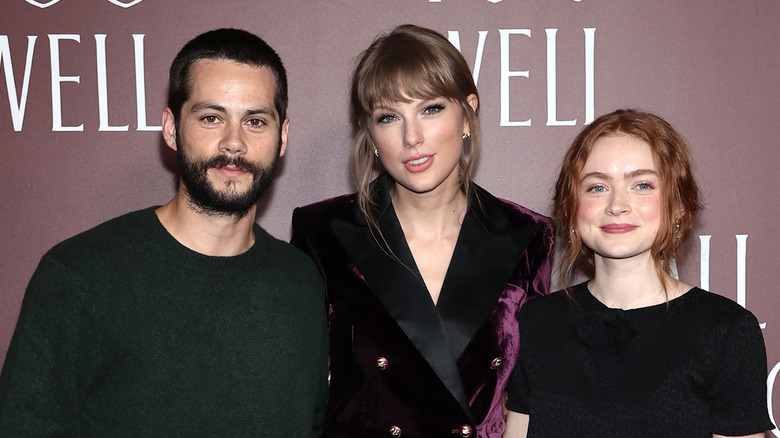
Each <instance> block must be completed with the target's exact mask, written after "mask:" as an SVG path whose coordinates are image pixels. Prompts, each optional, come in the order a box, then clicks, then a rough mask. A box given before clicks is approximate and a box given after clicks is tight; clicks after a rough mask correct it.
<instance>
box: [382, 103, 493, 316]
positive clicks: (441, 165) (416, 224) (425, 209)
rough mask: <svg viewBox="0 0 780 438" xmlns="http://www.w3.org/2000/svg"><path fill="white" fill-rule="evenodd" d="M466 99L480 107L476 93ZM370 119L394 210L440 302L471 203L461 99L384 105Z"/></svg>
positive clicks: (465, 124) (413, 253) (466, 125)
mask: <svg viewBox="0 0 780 438" xmlns="http://www.w3.org/2000/svg"><path fill="white" fill-rule="evenodd" d="M467 101H468V104H469V105H470V106H471V107H472V108H473V109H475V110H476V108H477V105H478V100H477V97H476V95H473V94H472V95H469V96H468V97H467ZM369 123H370V124H369V132H370V134H371V138H372V139H373V141H374V144H375V145H376V148H377V150H378V152H379V157H380V160H381V161H382V165H383V166H384V168H385V169H386V170H387V171H388V172H389V173H390V175H391V176H393V178H394V179H395V180H396V184H395V186H394V187H393V188H392V189H391V190H390V196H391V198H392V201H393V208H394V209H395V211H396V214H397V216H398V220H399V222H400V224H401V228H402V229H403V232H404V236H405V237H406V242H407V244H408V245H409V249H410V250H411V252H412V255H413V256H414V261H415V263H416V264H417V267H418V269H419V271H420V275H421V276H422V280H423V282H424V283H425V286H426V288H427V289H428V292H429V294H430V296H431V300H433V302H434V303H437V302H438V299H439V294H440V292H441V287H442V284H443V283H444V277H445V276H446V274H447V268H448V267H449V264H450V260H451V259H452V254H453V251H454V250H455V244H456V243H457V240H458V235H459V233H460V227H461V224H462V223H463V218H464V216H465V214H466V209H467V207H468V201H467V199H466V196H465V195H464V193H463V191H462V190H461V188H460V183H459V174H458V160H459V159H460V157H461V154H462V151H463V135H464V134H467V133H469V132H470V131H469V126H468V122H467V121H466V118H465V117H464V115H463V112H462V110H461V108H460V105H459V104H458V103H457V102H453V101H450V100H447V99H444V98H439V99H432V100H419V99H411V100H410V101H409V102H395V103H391V104H386V105H381V106H379V107H377V108H374V111H373V112H372V120H371V121H370V122H369ZM410 160H412V161H413V162H417V161H423V162H425V163H424V164H420V165H415V164H410V163H409V161H410Z"/></svg>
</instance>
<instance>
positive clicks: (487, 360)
mask: <svg viewBox="0 0 780 438" xmlns="http://www.w3.org/2000/svg"><path fill="white" fill-rule="evenodd" d="M391 183H392V180H390V179H389V177H386V176H384V175H383V176H380V178H379V180H378V184H376V186H377V188H376V190H375V192H374V193H375V199H376V200H377V205H378V218H379V227H380V230H381V231H382V235H381V237H380V236H379V235H378V234H377V232H376V230H374V233H373V235H372V233H371V232H370V231H369V229H368V225H367V224H366V221H365V219H364V218H363V216H362V214H361V213H360V211H359V209H358V208H357V205H356V202H355V196H354V195H345V196H341V197H337V198H333V199H328V200H325V201H321V202H318V203H315V204H311V205H308V206H305V207H301V208H297V209H296V210H295V211H294V212H293V239H292V242H293V244H295V245H296V246H298V247H299V248H301V249H303V250H304V251H306V252H307V253H309V254H310V255H311V257H312V258H313V259H314V261H315V262H316V263H317V265H318V266H319V268H320V271H321V273H322V276H323V277H324V279H325V283H326V288H327V294H328V302H329V307H330V309H329V312H330V338H331V341H330V342H331V350H330V370H331V381H330V397H329V399H328V408H327V414H326V421H325V434H324V436H326V437H372V438H373V437H383V436H403V437H404V438H412V437H425V438H434V437H448V436H453V437H458V436H463V437H486V438H499V437H501V434H502V430H503V411H502V406H503V399H504V391H505V389H506V386H507V381H508V379H509V376H510V374H511V373H512V369H513V368H514V365H515V361H516V359H517V351H518V327H517V319H516V316H515V315H516V313H517V311H518V310H519V308H520V306H521V305H522V304H523V303H524V302H525V301H526V300H528V299H530V298H533V297H536V296H539V295H542V294H547V293H548V289H549V281H550V258H551V254H552V245H553V234H552V226H551V224H550V220H549V219H548V218H546V217H544V216H541V215H539V214H536V213H534V212H532V211H530V210H528V209H526V208H524V207H521V206H519V205H516V204H513V203H511V202H508V201H503V200H499V199H497V198H495V197H493V196H492V195H490V194H489V193H487V192H486V191H484V190H482V189H481V188H479V187H476V189H475V192H476V197H477V198H478V199H479V202H476V200H475V199H472V200H470V208H469V210H468V212H467V214H466V217H465V219H464V222H463V225H462V227H461V231H460V235H459V237H458V241H457V244H456V246H455V251H454V253H453V256H452V260H451V262H450V266H449V268H448V271H447V275H446V277H445V280H444V284H443V285H442V290H441V294H440V296H439V300H438V302H437V304H434V303H433V301H432V300H431V299H430V295H429V294H428V292H427V289H426V288H425V284H424V283H423V282H422V280H421V277H420V276H419V273H418V271H417V267H416V265H415V263H414V258H413V257H412V255H411V252H410V250H409V248H408V246H407V245H406V240H405V239H404V236H403V232H402V230H401V227H400V224H399V223H398V219H397V217H396V215H395V211H394V210H393V208H392V203H391V202H390V197H389V194H388V192H387V187H388V186H389V185H390V184H391ZM383 238H384V240H383ZM378 242H383V243H382V245H381V246H380V244H379V243H378ZM385 242H386V244H385ZM388 247H389V248H390V249H391V250H392V252H390V251H388V250H387V248H388ZM393 255H394V256H395V257H397V259H398V260H396V259H394V258H393V257H392V256H393Z"/></svg>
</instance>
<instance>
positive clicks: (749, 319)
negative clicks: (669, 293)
mask: <svg viewBox="0 0 780 438" xmlns="http://www.w3.org/2000/svg"><path fill="white" fill-rule="evenodd" d="M678 300H679V301H680V304H679V305H678V306H675V305H674V304H676V303H675V301H678ZM671 304H672V309H674V308H675V307H678V311H683V309H687V312H690V313H692V314H694V315H690V316H691V317H695V318H697V319H699V320H700V321H702V322H704V321H707V322H709V323H710V324H713V325H720V326H724V325H725V326H732V325H734V324H740V323H749V324H753V323H755V325H756V327H758V320H757V319H756V317H755V316H754V315H753V313H752V312H750V311H749V310H747V309H745V308H744V307H742V306H741V305H739V304H738V303H736V302H734V301H733V300H731V299H729V298H727V297H724V296H722V295H719V294H717V293H713V292H708V291H706V290H704V289H701V288H698V287H693V288H691V290H689V291H688V292H686V293H685V294H683V295H682V296H681V297H679V298H678V299H676V300H673V301H672V302H671ZM687 312H686V313H687Z"/></svg>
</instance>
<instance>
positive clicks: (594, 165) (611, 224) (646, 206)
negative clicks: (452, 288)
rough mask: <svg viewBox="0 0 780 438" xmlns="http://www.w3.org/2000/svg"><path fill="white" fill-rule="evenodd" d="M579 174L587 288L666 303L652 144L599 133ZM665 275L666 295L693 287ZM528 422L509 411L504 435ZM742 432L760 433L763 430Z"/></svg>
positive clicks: (607, 298) (631, 302)
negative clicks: (657, 259)
mask: <svg viewBox="0 0 780 438" xmlns="http://www.w3.org/2000/svg"><path fill="white" fill-rule="evenodd" d="M581 173H582V176H583V178H582V181H581V184H580V186H581V187H580V190H581V192H580V194H579V196H580V202H579V204H580V205H579V209H578V211H577V226H576V231H575V232H577V233H579V234H580V237H581V238H582V242H583V244H585V245H586V246H587V247H588V248H590V249H592V250H593V252H594V262H595V275H594V278H593V280H591V281H590V282H589V283H588V289H589V290H590V291H591V293H592V294H593V296H594V297H596V298H597V299H598V300H599V301H601V302H602V303H604V304H605V305H606V306H608V307H613V308H620V309H626V310H627V309H636V308H642V307H647V306H652V305H656V304H661V303H664V302H666V300H667V295H666V294H664V290H663V285H662V282H661V279H660V278H659V277H658V274H657V272H656V270H655V266H654V263H653V259H652V256H651V253H650V248H651V245H652V243H653V240H654V239H655V236H656V234H657V233H658V229H659V225H660V221H661V220H662V216H661V203H662V202H663V201H662V198H661V191H660V189H661V181H660V179H659V177H658V174H657V173H656V168H655V163H654V159H653V155H652V151H651V149H650V146H649V145H648V144H647V143H645V142H643V141H642V140H638V139H636V138H634V137H631V136H627V135H611V136H606V137H601V138H599V139H598V140H597V141H596V143H595V144H594V145H593V149H592V151H591V153H590V155H589V157H588V160H587V161H586V163H585V166H584V167H583V169H582V172H581ZM679 214H681V213H678V215H679ZM665 280H666V285H667V293H668V299H674V298H677V297H679V296H681V295H682V294H684V293H685V292H687V291H688V290H690V289H691V286H690V285H688V284H686V283H684V282H682V281H679V280H676V279H674V278H672V277H670V276H668V275H667V276H666V278H665ZM529 421H530V417H529V416H528V415H527V414H522V413H519V412H513V411H509V414H508V416H507V421H506V428H505V430H504V437H506V438H525V437H526V436H527V432H528V425H529ZM712 436H713V438H725V437H723V435H717V434H713V435H712ZM743 437H753V438H763V437H764V434H763V433H757V434H753V435H743Z"/></svg>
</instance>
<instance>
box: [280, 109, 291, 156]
mask: <svg viewBox="0 0 780 438" xmlns="http://www.w3.org/2000/svg"><path fill="white" fill-rule="evenodd" d="M289 129H290V118H289V117H285V118H284V122H282V132H281V133H280V134H281V135H280V138H279V156H280V157H281V156H282V155H284V153H285V151H287V134H288V131H289Z"/></svg>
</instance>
